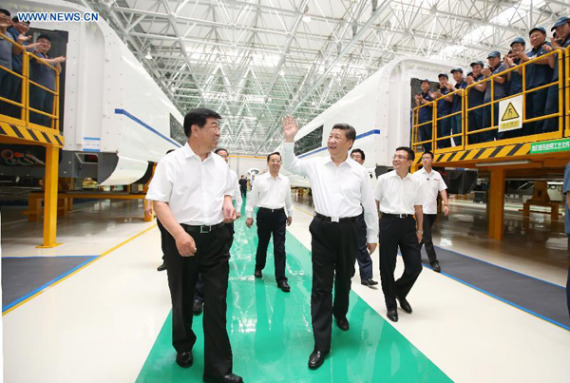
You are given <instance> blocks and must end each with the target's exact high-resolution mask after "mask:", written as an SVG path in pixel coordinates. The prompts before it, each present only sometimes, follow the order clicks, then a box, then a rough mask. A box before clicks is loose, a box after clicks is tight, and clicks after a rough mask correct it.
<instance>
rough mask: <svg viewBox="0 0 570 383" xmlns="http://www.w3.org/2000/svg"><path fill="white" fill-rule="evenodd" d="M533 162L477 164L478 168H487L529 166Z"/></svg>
mask: <svg viewBox="0 0 570 383" xmlns="http://www.w3.org/2000/svg"><path fill="white" fill-rule="evenodd" d="M530 163H531V161H529V160H520V161H501V162H489V163H486V164H485V163H484V164H475V166H476V167H478V168H486V167H489V166H513V165H528V164H530Z"/></svg>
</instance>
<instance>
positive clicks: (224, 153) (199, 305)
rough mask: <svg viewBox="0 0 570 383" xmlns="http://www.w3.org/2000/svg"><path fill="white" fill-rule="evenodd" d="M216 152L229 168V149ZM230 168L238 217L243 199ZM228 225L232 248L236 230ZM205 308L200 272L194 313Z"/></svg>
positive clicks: (220, 149) (234, 174)
mask: <svg viewBox="0 0 570 383" xmlns="http://www.w3.org/2000/svg"><path fill="white" fill-rule="evenodd" d="M214 154H217V155H218V156H220V157H222V158H223V159H224V161H226V164H228V168H229V163H230V155H229V153H228V151H227V150H226V149H224V148H217V149H216V150H214ZM229 170H230V176H231V185H232V192H233V197H232V198H233V200H234V201H235V209H236V219H237V218H239V217H241V213H240V212H241V205H242V200H241V193H240V190H239V183H238V179H237V173H236V172H235V171H233V170H232V169H229ZM227 225H228V229H229V230H230V234H231V239H230V243H229V245H228V246H229V248H230V249H231V248H232V244H233V243H234V234H235V230H234V223H233V222H230V223H228V224H227ZM203 309H204V280H203V279H202V273H199V274H198V279H197V280H196V290H195V292H194V306H193V308H192V311H193V312H194V315H200V314H201V313H202V310H203Z"/></svg>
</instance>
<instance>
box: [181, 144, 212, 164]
mask: <svg viewBox="0 0 570 383" xmlns="http://www.w3.org/2000/svg"><path fill="white" fill-rule="evenodd" d="M182 153H183V154H184V158H191V157H196V159H197V160H199V161H200V162H204V161H208V160H210V158H213V156H212V153H208V157H206V159H205V160H204V161H202V159H201V158H200V157H199V156H198V155H197V154H196V153H194V151H193V150H192V148H191V147H190V145H189V144H188V141H186V143H185V144H184V146H183V147H182Z"/></svg>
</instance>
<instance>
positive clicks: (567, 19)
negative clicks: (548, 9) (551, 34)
mask: <svg viewBox="0 0 570 383" xmlns="http://www.w3.org/2000/svg"><path fill="white" fill-rule="evenodd" d="M566 23H570V17H568V16H562V17H561V18H559V19H558V21H557V22H556V24H554V26H553V27H552V29H551V31H553V30H555V29H556V28H558V27H560V26H562V25H564V24H566Z"/></svg>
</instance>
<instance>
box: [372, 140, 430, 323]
mask: <svg viewBox="0 0 570 383" xmlns="http://www.w3.org/2000/svg"><path fill="white" fill-rule="evenodd" d="M414 158H415V155H414V151H413V150H412V149H410V148H408V147H405V146H401V147H399V148H397V149H396V153H395V154H394V157H393V158H392V166H393V167H394V171H391V172H388V173H386V174H383V175H381V176H380V177H378V182H377V183H376V189H375V191H374V196H375V198H376V203H377V204H378V209H379V211H380V213H381V219H380V276H381V278H382V291H383V292H384V298H385V301H386V307H387V309H388V314H387V316H388V319H390V320H391V321H393V322H397V321H398V312H397V311H396V308H397V306H396V299H397V300H398V301H399V302H400V307H401V308H402V310H404V311H405V312H407V313H408V314H411V313H412V307H411V306H410V304H409V303H408V301H407V300H406V297H407V295H408V293H409V292H410V289H411V288H412V286H413V284H414V282H415V281H416V279H417V278H418V276H419V275H420V272H421V271H422V261H421V257H420V242H421V241H422V234H423V230H422V227H423V212H422V203H421V197H420V195H419V183H418V181H417V180H416V179H414V178H413V177H412V175H411V174H410V173H409V170H410V166H411V165H412V163H413V161H414ZM414 214H415V215H416V220H414V218H413V216H414ZM398 247H399V248H400V251H401V252H402V258H403V259H404V265H405V269H404V273H403V274H402V276H401V277H400V279H398V280H397V281H394V270H395V268H396V255H397V254H398Z"/></svg>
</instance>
